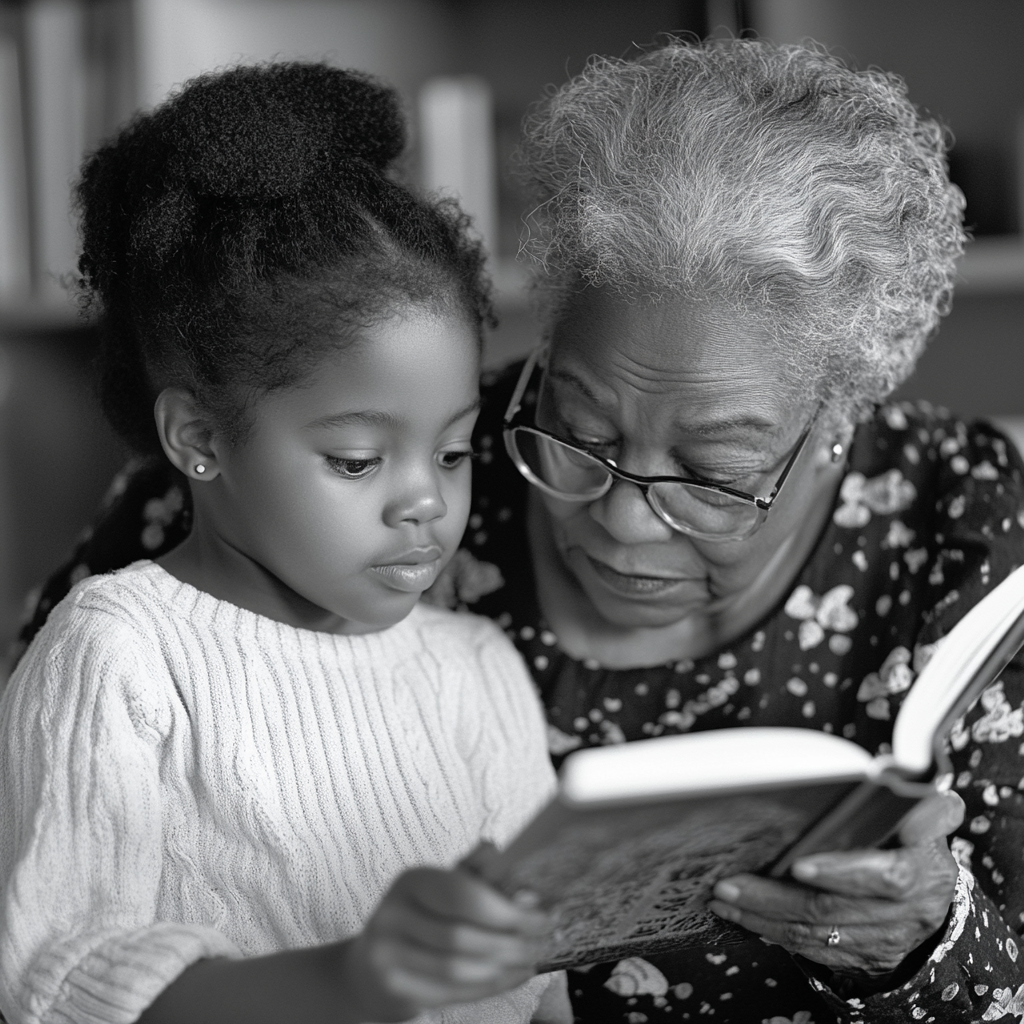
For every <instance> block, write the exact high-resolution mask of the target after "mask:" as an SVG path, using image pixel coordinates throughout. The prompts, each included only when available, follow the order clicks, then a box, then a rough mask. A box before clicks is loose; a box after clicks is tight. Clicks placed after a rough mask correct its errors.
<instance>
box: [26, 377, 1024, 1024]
mask: <svg viewBox="0 0 1024 1024" xmlns="http://www.w3.org/2000/svg"><path fill="white" fill-rule="evenodd" d="M518 369H519V367H512V368H511V369H510V370H508V371H505V372H503V373H500V374H496V375H492V376H490V377H489V378H487V379H485V382H484V397H485V404H484V409H483V412H482V414H481V417H480V422H479V425H478V428H477V444H476V447H477V450H478V451H479V453H480V462H479V465H478V466H477V468H476V470H475V479H474V505H473V510H472V515H471V518H470V522H469V528H468V530H467V533H466V536H465V539H464V541H463V545H464V546H463V548H462V549H461V550H460V552H459V553H458V554H457V556H456V557H455V558H454V559H453V561H452V563H451V565H450V567H449V569H448V570H447V571H446V574H445V575H444V576H443V577H442V578H441V579H440V580H439V581H438V583H437V584H435V587H434V588H433V591H432V593H431V595H430V597H431V598H432V599H433V600H435V601H436V602H440V603H444V604H448V605H450V606H453V607H467V608H469V609H471V610H473V611H475V612H478V613H481V614H484V615H488V616H490V617H492V618H494V619H496V620H497V621H498V623H499V624H500V625H502V626H503V627H504V628H505V630H506V631H507V632H508V634H509V636H510V637H511V638H512V639H513V641H514V642H515V644H516V646H517V647H518V649H519V650H520V652H521V653H522V655H523V657H524V658H525V659H526V661H527V663H528V665H529V667H530V669H531V671H532V673H533V676H534V678H535V680H536V683H537V686H538V688H539V690H540V693H541V695H542V697H543V700H544V703H545V705H546V707H547V712H548V720H549V734H550V749H551V753H552V757H553V759H554V760H555V762H556V763H558V762H559V761H560V760H561V759H562V758H563V757H564V756H565V755H566V754H567V753H568V752H569V751H571V750H574V749H577V748H580V747H585V746H592V745H596V744H605V743H623V742H632V741H635V740H642V739H644V738H646V737H649V736H659V735H664V734H669V733H683V732H698V731H701V730H706V729H725V728H743V727H745V726H773V725H774V726H782V725H785V726H800V727H803V728H807V729H821V730H823V731H824V732H830V733H836V734H838V735H842V736H845V737H847V738H848V739H851V740H853V741H854V742H856V743H858V744H860V745H861V746H863V747H865V748H866V749H867V750H869V751H871V752H872V753H879V752H883V751H886V750H888V744H889V741H890V739H891V734H892V724H893V718H894V715H895V713H896V711H897V709H898V708H899V705H900V702H901V701H902V699H903V697H904V696H905V694H906V692H907V690H908V689H909V688H910V687H911V686H912V685H913V682H914V678H915V674H916V672H917V670H918V669H919V667H920V665H921V664H922V662H923V661H924V660H925V659H926V658H927V656H928V654H929V653H930V649H931V646H932V645H933V644H934V643H935V641H936V640H938V639H939V638H940V637H941V636H943V635H944V634H945V633H946V632H947V631H948V630H949V629H950V627H951V626H952V625H953V624H954V623H955V622H956V621H957V620H958V619H959V618H960V617H961V616H962V615H963V614H964V612H965V611H966V610H967V609H969V608H970V607H971V606H972V605H973V604H974V603H975V602H977V601H978V600H979V599H980V597H981V596H982V595H983V594H984V593H986V592H987V591H988V590H989V589H991V588H992V587H993V586H995V584H997V583H998V582H999V581H1000V580H1002V579H1003V578H1004V577H1005V576H1006V575H1007V574H1008V573H1009V572H1010V571H1011V570H1013V569H1014V568H1016V567H1017V566H1018V565H1020V564H1021V563H1022V562H1024V464H1022V462H1021V460H1020V457H1019V455H1018V454H1017V451H1016V449H1015V448H1014V446H1013V445H1012V444H1011V443H1010V442H1008V441H1007V440H1006V439H1005V438H1004V437H1003V436H1002V435H1001V434H1000V433H998V432H997V431H996V430H994V429H993V428H992V427H990V426H988V425H985V424H972V425H967V424H965V423H963V422H961V421H959V420H957V419H955V418H953V417H952V416H950V415H949V414H948V413H947V412H945V411H944V410H939V409H934V408H931V407H929V406H927V405H923V404H922V405H913V406H912V405H890V406H887V407H885V408H883V409H881V410H880V411H879V412H878V414H877V415H876V417H875V418H874V419H873V420H872V421H871V422H869V423H867V424H864V425H863V426H862V427H860V429H859V430H858V432H857V435H856V438H855V442H854V445H853V448H852V451H851V456H850V465H849V469H848V472H847V475H846V477H845V479H844V481H843V483H842V486H841V489H840V492H839V496H838V500H837V502H836V505H835V508H834V511H833V514H832V517H831V520H830V522H829V523H828V525H827V526H826V528H825V529H824V531H823V533H822V535H821V537H820V538H819V540H818V542H817V545H816V547H815V548H814V551H813V553H812V555H811V557H810V558H809V559H808V561H807V563H806V565H805V566H804V567H803V569H802V571H801V572H800V573H799V575H798V576H797V578H796V579H795V581H794V583H793V587H792V589H791V591H790V593H789V594H788V596H787V597H786V599H785V600H784V601H783V602H781V603H780V605H779V606H778V607H776V608H775V609H774V610H773V611H772V612H771V613H769V614H768V615H767V616H766V617H765V618H764V619H763V621H761V622H760V623H758V624H757V626H756V627H755V628H754V629H752V630H751V631H750V632H748V633H747V634H746V635H744V636H741V637H739V638H738V639H736V640H735V641H734V642H733V643H731V644H729V645H728V646H727V647H725V648H723V649H721V650H719V651H717V652H715V653H714V654H712V655H709V656H707V657H703V658H700V659H698V660H696V661H691V660H684V661H676V662H671V663H669V664H665V665H662V666H659V667H655V668H642V669H635V670H619V669H616V670H613V669H605V668H602V667H600V666H599V665H598V664H597V663H596V662H590V661H577V660H575V659H573V658H572V657H570V656H569V655H567V654H565V653H564V652H562V651H561V650H560V648H559V644H558V637H557V635H556V634H555V633H554V632H553V631H552V630H551V629H550V628H549V627H548V625H547V624H546V623H545V621H544V618H543V616H542V615H541V613H540V610H539V608H538V605H537V599H536V594H535V585H534V579H533V574H532V568H531V564H530V559H529V556H528V549H527V538H526V530H525V516H524V512H525V506H526V497H527V488H528V485H527V484H526V483H525V482H524V481H523V479H522V478H521V477H520V476H519V474H518V473H517V471H516V470H515V468H514V467H513V466H512V464H511V462H510V461H509V460H508V459H507V457H506V456H505V453H504V450H503V446H502V440H501V418H502V414H503V412H504V409H505V405H506V403H507V401H508V397H509V394H510V392H511V390H512V387H513V385H514V382H515V380H516V376H517V373H518ZM189 516H190V509H189V505H188V491H187V488H186V487H185V485H184V480H183V478H182V477H180V476H178V475H177V474H176V473H175V472H174V471H173V470H171V469H170V467H169V466H167V465H166V464H160V465H157V464H154V463H140V464H136V465H133V466H130V467H129V468H128V469H127V470H126V472H125V473H124V474H122V475H121V476H120V477H119V478H118V480H117V481H115V484H114V487H113V490H112V494H111V497H110V499H109V501H108V504H107V506H106V508H105V510H104V512H103V514H102V515H101V518H100V519H99V521H98V522H97V524H96V526H95V528H94V529H93V530H92V531H90V532H89V533H88V534H87V535H85V536H84V537H83V539H82V541H81V543H80V545H79V547H78V548H77V550H76V551H75V553H74V556H73V558H72V559H71V560H70V561H69V562H68V563H67V564H66V565H65V567H64V568H63V569H62V570H61V571H59V572H58V573H57V574H55V575H54V576H53V577H52V578H51V579H50V581H49V582H48V583H47V585H46V587H45V588H44V589H43V590H42V592H41V593H39V594H36V595H35V596H34V597H33V599H32V601H31V604H30V613H29V618H28V620H27V623H26V626H25V628H24V629H23V631H22V634H21V642H22V643H25V642H27V641H28V640H29V639H30V638H31V636H32V635H34V633H35V631H36V630H37V629H38V628H39V626H40V625H41V624H42V622H43V621H44V620H45V618H46V615H47V614H48V612H49V611H50V609H51V608H52V607H53V605H54V604H55V603H56V602H57V601H59V600H60V598H61V597H62V596H63V595H64V594H65V593H66V592H67V590H68V588H69V586H70V585H71V584H72V583H73V582H74V581H76V580H77V579H79V578H81V577H82V576H85V575H87V574H90V573H95V572H105V571H109V570H111V569H114V568H117V567H120V566H123V565H126V564H128V563H129V562H132V561H134V560H135V559H137V558H140V557H158V556H159V555H160V554H162V553H163V552H165V551H167V550H168V549H170V548H171V547H173V546H174V545H175V544H177V543H178V542H179V541H180V540H181V539H182V538H183V537H184V536H185V534H186V533H187V531H188V528H189ZM951 755H952V757H953V761H954V765H955V768H956V773H957V774H956V776H955V782H954V785H955V788H956V791H957V792H959V793H960V795H961V796H962V797H963V798H964V800H965V802H966V804H967V814H966V819H965V822H964V825H963V826H962V827H961V828H960V829H959V830H958V832H957V834H956V835H955V837H954V838H953V839H952V842H951V848H952V851H953V853H954V855H955V857H956V858H957V860H958V861H959V863H960V865H961V869H960V876H959V881H958V883H957V888H956V894H955V898H954V902H953V905H952V908H951V910H950V913H949V916H948V919H947V921H946V925H945V930H944V932H942V933H941V935H940V936H939V937H938V941H937V942H935V943H934V944H933V945H931V946H929V947H927V948H925V949H924V950H923V951H922V952H921V953H920V955H918V956H916V958H911V960H912V961H913V962H911V963H909V964H907V965H905V966H904V968H903V969H902V970H901V971H899V972H897V973H896V974H895V975H893V976H891V977H890V978H888V979H886V981H885V982H883V983H881V984H879V983H874V984H872V986H871V987H869V988H860V987H859V986H858V985H857V984H856V983H854V982H851V981H849V980H844V981H840V980H839V979H837V978H836V977H835V976H833V975H831V974H830V972H828V971H827V970H826V969H824V968H821V967H819V966H818V965H815V964H812V963H811V962H809V961H804V960H799V959H798V958H794V957H792V956H790V955H789V954H787V953H786V952H785V951H784V950H783V949H782V948H781V947H778V946H768V945H766V944H764V943H763V942H761V941H760V940H759V939H758V938H757V937H754V936H749V937H748V938H747V940H746V941H741V942H739V944H736V945H728V946H723V947H722V948H720V949H706V948H699V949H685V950H683V951H681V952H678V953H676V954H673V955H666V956H662V957H658V958H652V959H651V960H650V961H647V960H641V959H638V958H633V959H628V960H623V961H620V962H618V963H608V964H601V965H596V966H593V967H591V968H589V969H587V970H584V971H575V972H571V973H570V989H571V991H572V995H573V1002H574V1006H575V1009H576V1013H577V1019H578V1020H580V1021H583V1022H587V1024H590V1022H593V1024H619V1022H621V1024H648V1022H651V1024H653V1022H665V1024H669V1022H673V1021H700V1020H704V1019H709V1020H713V1021H717V1022H719V1024H726V1022H743V1024H758V1022H761V1024H824V1022H832V1021H837V1022H843V1024H860V1022H871V1024H889V1022H892V1024H896V1022H899V1024H904V1022H906V1021H925V1022H932V1021H934V1022H940V1024H953V1022H956V1024H966V1022H969V1021H992V1020H1000V1019H1003V1018H1007V1019H1008V1020H1017V1019H1020V1018H1022V1017H1024V956H1022V952H1024V950H1022V938H1021V931H1022V927H1024V659H1018V660H1015V661H1014V663H1013V664H1012V665H1011V666H1010V667H1009V668H1007V669H1006V670H1005V671H1004V672H1003V674H1002V676H1001V677H1000V678H999V679H998V680H997V681H996V682H995V683H994V684H992V685H991V686H990V687H989V688H988V689H987V690H986V691H985V692H984V693H983V694H982V696H981V697H980V699H979V700H978V701H977V702H976V703H975V704H974V705H973V706H972V707H971V709H970V710H969V711H968V712H967V713H966V715H965V716H964V718H963V719H962V720H961V721H960V722H958V723H957V725H956V727H955V728H954V730H953V733H952V736H951ZM922 961H923V962H922ZM879 988H882V989H883V990H881V991H879V990H878V989H879Z"/></svg>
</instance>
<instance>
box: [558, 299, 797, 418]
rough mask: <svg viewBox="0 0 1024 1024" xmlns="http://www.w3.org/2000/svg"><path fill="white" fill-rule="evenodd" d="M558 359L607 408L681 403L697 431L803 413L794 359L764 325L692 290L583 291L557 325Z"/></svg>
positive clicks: (575, 383) (561, 375) (571, 381)
mask: <svg viewBox="0 0 1024 1024" xmlns="http://www.w3.org/2000/svg"><path fill="white" fill-rule="evenodd" d="M549 367H550V375H551V377H552V379H553V380H555V381H558V382H560V383H561V384H564V385H565V386H566V387H567V388H570V389H572V390H574V391H577V392H579V393H580V394H581V395H582V396H583V397H585V398H586V399H587V400H588V401H589V402H591V403H593V404H595V405H597V406H599V407H608V408H609V410H611V409H612V408H619V407H621V406H623V405H631V404H634V403H637V402H639V403H641V404H643V405H647V406H649V407H655V406H662V405H666V404H667V405H672V406H675V407H676V408H678V409H679V410H680V411H681V412H683V413H684V415H686V418H687V419H692V420H693V422H692V423H691V424H690V426H691V427H692V428H693V429H694V430H696V431H697V432H698V433H714V432H718V431H719V430H720V429H723V428H724V427H725V426H728V425H731V424H732V423H734V422H735V423H739V422H744V423H747V424H749V425H751V426H753V425H760V426H763V427H765V428H771V427H773V426H777V425H783V424H784V423H785V422H787V421H788V420H789V419H790V418H792V416H796V417H797V418H800V417H801V416H802V413H803V408H802V406H803V403H802V402H800V403H797V408H793V406H794V402H793V397H794V373H793V367H791V366H790V365H789V364H788V363H787V361H786V359H785V358H784V357H783V355H782V354H781V353H780V352H779V351H778V349H777V348H776V346H775V345H773V344H772V342H771V339H770V338H769V337H768V335H767V333H766V331H765V330H764V328H763V327H762V326H760V325H759V324H758V323H756V321H754V320H753V319H752V318H750V317H744V316H743V315H742V314H740V313H737V312H735V311H732V310H727V309H726V308H724V306H723V307H718V308H716V307H715V306H714V305H713V304H708V303H701V304H699V305H698V304H697V303H694V302H692V301H690V300H688V299H686V298H683V297H678V298H665V299H660V300H651V299H636V298H628V297H625V296H620V295H617V294H615V293H611V292H608V291H604V290H602V289H588V290H587V291H586V292H584V293H581V294H580V295H577V296H574V298H573V301H572V302H570V304H569V305H568V306H567V307H565V308H564V310H563V313H562V315H561V316H560V318H559V320H558V322H557V324H556V325H555V328H554V330H553V332H552V336H551V354H550V358H549ZM810 390H811V389H807V392H808V393H807V395H806V398H807V401H808V402H811V401H813V398H812V395H811V394H810ZM685 410H689V412H688V414H687V413H685Z"/></svg>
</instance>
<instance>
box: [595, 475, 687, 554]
mask: <svg viewBox="0 0 1024 1024" xmlns="http://www.w3.org/2000/svg"><path fill="white" fill-rule="evenodd" d="M588 512H589V513H590V517H591V518H592V519H593V520H594V521H595V522H597V523H599V524H600V525H601V526H603V527H604V529H605V530H607V531H608V533H609V534H611V536H612V537H613V538H614V539H615V540H616V541H618V542H619V543H620V544H654V543H664V542H665V541H669V540H672V538H673V537H675V536H676V533H675V531H674V530H673V529H672V527H671V526H669V525H668V523H666V522H665V521H664V520H663V519H662V518H661V517H660V516H659V515H658V514H657V513H656V512H655V511H654V509H653V508H651V506H650V505H649V504H648V503H647V499H646V498H645V497H644V494H643V491H641V490H640V488H639V487H637V486H636V484H631V483H629V481H627V480H616V481H614V483H612V486H611V487H610V488H609V490H608V493H607V494H605V495H604V496H603V497H600V498H598V499H597V501H593V502H591V503H590V505H589V506H588Z"/></svg>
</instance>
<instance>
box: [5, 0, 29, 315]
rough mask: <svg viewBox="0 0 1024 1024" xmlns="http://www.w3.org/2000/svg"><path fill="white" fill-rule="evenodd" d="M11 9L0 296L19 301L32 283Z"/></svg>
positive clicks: (18, 72)
mask: <svg viewBox="0 0 1024 1024" xmlns="http://www.w3.org/2000/svg"><path fill="white" fill-rule="evenodd" d="M17 40H18V35H17V22H16V20H15V12H13V11H11V10H9V9H8V10H4V9H0V301H2V302H11V301H23V300H24V299H25V298H26V297H27V296H28V294H29V291H30V290H31V286H32V254H31V250H30V248H29V220H28V168H27V166H26V162H25V132H24V121H23V119H22V109H21V103H22V90H21V59H20V54H19V52H18V41H17Z"/></svg>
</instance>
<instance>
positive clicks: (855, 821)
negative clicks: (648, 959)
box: [481, 567, 1024, 969]
mask: <svg viewBox="0 0 1024 1024" xmlns="http://www.w3.org/2000/svg"><path fill="white" fill-rule="evenodd" d="M1022 644H1024V567H1022V568H1020V569H1017V570H1016V571H1015V572H1014V573H1012V574H1011V575H1010V576H1009V577H1007V579H1006V580H1004V581H1003V582H1002V583H1001V584H1000V585H999V586H998V587H996V588H995V590H993V591H992V592H991V593H989V594H988V595H986V596H985V598H984V599H983V600H982V601H980V602H979V603H978V604H977V605H976V606H975V607H974V608H972V609H971V610H970V611H969V612H968V613H967V614H966V615H965V616H964V618H963V619H961V620H960V622H958V623H957V625H956V626H955V627H954V628H953V629H952V630H951V631H950V632H949V633H948V634H947V636H945V637H944V638H943V639H942V640H940V641H939V643H938V644H937V645H936V649H935V652H934V653H933V655H932V657H931V660H930V661H929V662H928V663H927V665H926V666H925V667H924V668H923V669H922V671H921V674H920V675H919V676H918V678H917V680H916V681H915V683H914V684H913V686H912V687H911V689H910V691H909V692H908V693H907V696H906V698H905V699H904V701H903V704H902V706H901V708H900V710H899V713H898V715H897V717H896V721H895V722H894V730H893V743H892V747H893V750H892V754H891V755H884V756H877V757H873V756H872V755H871V754H869V753H868V752H867V751H866V750H864V749H862V748H861V747H858V746H857V745H856V744H854V743H851V742H850V741H849V740H844V739H840V738H839V737H837V736H833V735H830V734H827V733H822V732H816V731H813V730H810V729H789V728H756V727H749V728H734V729H726V730H718V731H713V732H705V733H695V734H692V735H684V736H665V737H659V738H657V739H649V740H642V741H639V742H636V743H629V744H624V745H620V746H609V747H595V748H591V749H588V750H580V751H577V752H576V753H574V754H571V755H570V756H569V757H568V758H567V759H566V762H565V764H564V765H563V768H562V773H561V779H560V786H559V792H558V794H557V796H556V797H555V798H554V799H553V800H552V801H551V803H549V804H548V806H547V807H546V808H545V809H544V810H542V811H541V813H540V814H539V815H538V816H537V817H536V818H535V819H534V820H533V822H532V823H531V824H529V825H528V826H527V827H526V828H525V829H524V831H523V832H521V833H520V835H519V836H518V837H517V838H516V839H515V840H513V842H512V843H511V844H510V845H509V846H508V847H507V848H506V849H505V850H504V851H502V852H501V853H500V854H499V855H498V856H497V857H495V858H494V859H493V860H492V861H490V862H489V863H487V865H486V866H485V867H484V868H482V869H481V873H482V874H483V876H484V877H485V878H486V879H487V880H488V881H490V882H491V883H492V884H493V885H495V886H496V887H497V888H499V889H500V890H502V891H503V892H505V893H507V894H509V895H512V894H514V893H515V892H517V891H519V890H522V889H529V890H532V891H533V892H535V893H537V895H538V896H540V898H541V902H542V903H543V904H544V905H546V906H549V907H557V908H558V909H559V917H560V926H559V928H558V930H557V931H556V932H555V934H554V935H553V937H552V939H551V941H550V943H549V947H548V949H547V950H546V951H545V954H546V955H545V957H544V964H545V967H546V968H549V969H553V968H557V967H566V966H574V965H575V966H578V965H581V964H586V963H595V962H604V961H609V960H616V959H621V958H623V957H626V956H653V955H656V954H657V953H661V952H665V951H667V950H669V949H672V948H674V947H679V946H688V945H721V944H725V943H729V942H731V941H732V942H735V941H738V940H741V939H742V937H743V934H744V933H742V932H741V931H740V930H739V929H737V928H735V927H734V926H732V925H729V924H727V923H726V922H724V921H722V920H721V919H719V918H718V917H717V916H715V915H714V914H712V913H711V912H710V911H708V910H707V909H706V908H707V902H708V900H709V899H710V898H711V890H712V888H713V886H714V885H715V883H716V882H717V881H719V879H721V878H725V877H727V876H729V875H733V874H736V873H738V872H762V873H768V874H771V875H773V876H775V877H778V876H781V875H783V874H784V873H785V872H786V871H787V870H788V868H789V866H790V865H791V864H792V863H793V861H794V860H795V859H796V858H797V857H800V856H803V855H805V854H809V853H815V852H822V851H827V850H845V849H856V848H862V847H868V846H874V845H877V844H879V843H882V842H884V841H885V840H886V839H887V838H889V837H890V836H891V835H892V834H893V833H894V832H895V831H896V829H897V828H898V826H899V823H900V821H901V819H902V818H903V817H904V816H905V814H906V813H907V812H908V811H909V810H910V808H911V807H913V806H914V804H915V803H917V802H918V801H919V800H921V799H922V798H923V797H925V796H927V795H928V794H929V793H931V792H933V791H934V789H935V787H936V786H937V785H942V784H943V783H944V782H945V783H946V784H948V780H949V778H950V776H949V771H950V764H949V759H948V756H947V753H946V739H947V736H948V734H949V732H950V729H951V728H952V727H953V725H954V723H955V722H956V720H957V719H958V718H959V717H960V716H961V715H962V714H963V713H964V711H965V710H966V709H967V707H968V706H969V705H970V704H971V702H972V701H974V700H976V699H977V697H978V696H979V695H980V693H981V691H982V690H983V689H984V688H985V687H987V686H988V685H990V684H991V683H992V682H994V681H995V679H996V678H997V677H998V675H999V673H1000V672H1001V671H1002V670H1003V668H1005V666H1006V664H1007V663H1008V662H1009V661H1010V659H1012V658H1013V656H1014V655H1015V654H1016V653H1017V651H1018V650H1019V648H1020V647H1021V646H1022Z"/></svg>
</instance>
